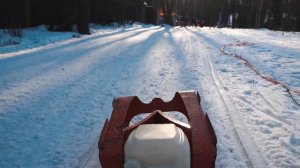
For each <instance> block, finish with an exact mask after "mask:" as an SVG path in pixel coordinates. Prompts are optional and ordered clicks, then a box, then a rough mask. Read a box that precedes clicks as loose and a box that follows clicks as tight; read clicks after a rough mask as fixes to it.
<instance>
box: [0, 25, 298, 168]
mask: <svg viewBox="0 0 300 168" xmlns="http://www.w3.org/2000/svg"><path fill="white" fill-rule="evenodd" d="M22 32H23V35H24V37H22V39H20V42H19V44H14V45H12V44H10V45H7V44H8V43H7V41H9V40H14V39H13V38H12V37H9V36H3V35H2V36H0V42H1V46H0V137H1V138H0V158H1V162H0V167H11V168H14V167H43V168H48V167H49V168H50V167H57V168H60V167H99V165H100V163H99V161H98V148H97V141H98V138H99V135H100V131H101V129H102V126H103V124H104V121H105V119H106V118H108V117H110V114H111V111H112V107H111V103H112V100H113V98H114V97H119V96H127V95H137V96H139V98H140V99H141V100H142V101H144V102H150V101H151V100H152V99H153V98H155V97H161V98H162V99H164V100H165V101H168V100H171V99H172V98H173V96H174V93H175V92H176V91H180V90H197V91H198V92H199V94H200V96H201V105H202V108H203V109H204V111H206V112H207V113H208V115H209V117H210V120H211V122H212V125H213V127H214V129H215V132H216V135H217V139H218V144H217V149H218V156H217V160H216V167H300V161H299V160H300V146H299V145H300V130H299V128H300V125H299V123H300V106H299V105H297V104H296V103H297V102H298V103H299V102H300V95H299V94H298V93H297V91H299V90H300V75H299V74H300V57H299V56H300V48H299V46H300V34H299V33H285V34H284V35H282V32H276V31H270V30H267V29H260V30H253V29H226V28H223V29H210V28H207V27H204V28H195V27H187V28H184V27H174V28H172V27H169V26H151V25H143V24H134V25H132V26H127V27H125V28H117V27H115V26H111V27H103V26H97V25H92V31H91V32H92V35H90V36H80V35H78V34H77V33H72V32H48V31H47V30H46V27H45V26H39V27H36V28H30V29H24V30H23V31H22ZM5 41H6V42H5ZM242 42H248V43H251V45H245V46H242V45H240V46H239V45H237V44H240V43H242ZM229 44H231V45H229ZM224 46H226V47H225V48H224V49H225V50H226V51H227V52H229V53H231V54H236V55H240V56H242V57H243V58H245V59H246V60H248V61H249V62H250V63H251V64H252V65H253V66H254V67H255V68H256V69H257V70H258V71H259V72H260V73H261V74H263V75H264V76H267V77H269V78H271V79H273V80H276V81H278V82H280V83H283V84H284V85H286V86H288V88H290V89H291V91H290V93H291V95H292V97H291V95H290V94H289V93H288V92H287V91H286V89H285V88H283V87H282V86H281V85H275V84H273V83H272V82H270V81H267V80H265V79H263V78H262V77H260V76H259V75H257V74H256V73H255V72H254V71H253V70H251V69H250V68H249V67H248V66H246V65H245V64H244V63H243V62H242V61H240V60H239V59H237V58H234V57H233V56H231V55H225V54H224V53H222V52H221V51H220V49H221V47H224ZM292 98H294V99H295V101H296V102H295V101H293V99H292ZM173 117H175V118H177V119H179V120H181V121H182V122H184V117H182V116H180V115H178V114H175V115H173ZM139 118H140V116H138V117H136V118H135V119H134V120H138V119H139Z"/></svg>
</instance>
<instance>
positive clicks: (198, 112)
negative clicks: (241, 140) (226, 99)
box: [98, 91, 217, 168]
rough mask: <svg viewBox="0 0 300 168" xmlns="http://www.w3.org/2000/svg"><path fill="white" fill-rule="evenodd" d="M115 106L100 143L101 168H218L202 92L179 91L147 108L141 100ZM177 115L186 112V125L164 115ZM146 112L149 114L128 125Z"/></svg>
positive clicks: (133, 98)
mask: <svg viewBox="0 0 300 168" xmlns="http://www.w3.org/2000/svg"><path fill="white" fill-rule="evenodd" d="M112 104H113V111H112V114H111V118H110V120H108V119H107V120H106V122H105V124H104V126H103V129H102V132H101V135H100V139H99V143H98V148H99V159H100V163H101V166H102V167H103V168H122V167H125V168H145V167H170V168H179V167H180V168H199V167H201V168H210V167H214V165H215V159H216V155H217V149H216V144H217V139H216V135H215V132H214V130H213V127H212V125H211V123H210V120H209V118H208V115H207V114H206V113H204V112H203V110H202V108H201V105H200V96H199V94H198V92H196V91H186V92H177V93H176V94H175V96H174V98H173V99H172V100H171V101H169V102H164V101H163V100H162V99H160V98H155V99H153V100H152V101H151V102H150V103H149V104H145V103H143V102H142V101H141V100H140V99H139V98H138V97H137V96H129V97H119V98H116V99H115V100H114V101H113V103H112ZM174 111H176V112H180V113H182V114H184V115H185V116H186V118H187V120H188V124H185V123H181V122H179V121H176V120H174V119H172V118H170V117H167V116H166V115H165V114H164V112H174ZM143 113H150V115H148V116H147V117H145V118H144V119H142V120H141V121H139V122H138V123H135V124H133V125H129V123H130V121H131V119H132V118H133V117H134V116H136V115H138V114H143ZM176 137H177V139H176ZM139 150H140V151H139ZM184 152H186V154H183V153H184ZM173 156H174V157H173Z"/></svg>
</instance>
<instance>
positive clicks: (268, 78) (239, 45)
mask: <svg viewBox="0 0 300 168" xmlns="http://www.w3.org/2000/svg"><path fill="white" fill-rule="evenodd" d="M254 44H255V43H252V42H240V43H236V44H226V45H223V46H222V47H221V48H220V51H221V52H222V53H223V54H225V55H230V56H233V57H235V58H237V59H239V60H241V61H242V62H243V63H244V64H245V65H246V66H247V67H249V68H250V69H251V70H253V71H254V72H255V74H257V75H258V76H260V77H261V78H263V79H265V80H266V81H269V82H271V83H273V84H274V85H281V86H282V87H283V88H285V89H286V90H287V92H288V93H289V94H290V96H291V98H292V99H293V101H294V102H295V103H296V104H297V105H299V106H300V104H299V103H298V102H296V100H295V99H294V97H293V95H292V93H291V92H294V93H295V94H297V95H298V96H300V90H293V89H291V88H290V87H289V86H288V85H286V84H284V83H282V82H280V81H277V80H275V79H273V78H272V77H269V76H266V75H263V74H262V73H261V72H260V71H259V70H258V69H257V68H256V67H255V66H254V65H253V64H251V62H249V61H248V60H247V59H245V58H243V57H242V56H241V55H237V54H234V53H231V52H229V51H226V50H225V48H226V47H229V46H232V47H233V46H236V47H242V46H251V45H254Z"/></svg>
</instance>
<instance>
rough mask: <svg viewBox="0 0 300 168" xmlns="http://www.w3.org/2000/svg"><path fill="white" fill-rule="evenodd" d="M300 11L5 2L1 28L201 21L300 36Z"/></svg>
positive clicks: (185, 3) (210, 4)
mask: <svg viewBox="0 0 300 168" xmlns="http://www.w3.org/2000/svg"><path fill="white" fill-rule="evenodd" d="M299 9H300V0H0V28H1V29H3V30H4V29H5V31H7V32H9V33H13V34H16V35H18V34H20V31H19V29H20V28H23V27H31V26H37V25H40V24H47V25H49V26H50V28H49V29H50V30H53V31H69V30H71V26H72V25H77V29H78V31H79V32H80V33H82V34H89V27H88V23H90V22H93V23H99V24H111V23H113V22H115V23H118V24H119V25H124V24H125V23H128V22H133V21H140V22H145V23H153V24H158V23H160V22H162V21H163V22H164V23H167V24H170V25H174V24H175V21H176V20H177V21H178V20H180V19H181V20H184V21H185V22H186V24H191V21H192V20H195V19H196V20H198V21H200V20H201V21H203V22H202V23H203V24H204V25H205V26H218V27H228V26H229V27H233V28H261V27H265V28H270V29H275V30H283V31H300V10H299Z"/></svg>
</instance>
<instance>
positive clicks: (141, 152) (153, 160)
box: [124, 124, 191, 168]
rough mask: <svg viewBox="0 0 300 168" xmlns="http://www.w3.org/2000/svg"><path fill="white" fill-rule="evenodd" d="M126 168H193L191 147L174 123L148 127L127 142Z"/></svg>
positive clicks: (148, 125)
mask: <svg viewBox="0 0 300 168" xmlns="http://www.w3.org/2000/svg"><path fill="white" fill-rule="evenodd" d="M124 152H125V164H124V168H190V162H191V161H190V160H191V159H190V145H189V141H188V139H187V137H186V135H185V134H184V133H183V131H182V130H181V129H180V128H178V127H176V126H175V125H174V124H144V125H140V126H139V127H138V128H137V129H135V130H134V131H133V132H132V133H131V134H130V135H129V137H128V139H127V141H126V143H125V149H124Z"/></svg>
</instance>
